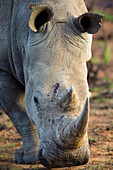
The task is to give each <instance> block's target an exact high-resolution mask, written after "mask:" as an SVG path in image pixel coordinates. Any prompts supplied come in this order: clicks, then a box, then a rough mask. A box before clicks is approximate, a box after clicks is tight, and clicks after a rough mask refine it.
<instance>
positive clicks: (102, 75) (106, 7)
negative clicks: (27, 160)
mask: <svg viewBox="0 0 113 170" xmlns="http://www.w3.org/2000/svg"><path fill="white" fill-rule="evenodd" d="M85 1H86V3H87V5H88V8H89V9H101V10H103V11H105V12H106V13H109V14H113V1H112V0H107V1H106V0H103V1H101V0H95V1H94V0H85ZM102 43H103V45H102ZM112 44H113V22H110V21H104V22H103V26H102V29H101V31H100V32H99V33H97V34H96V35H95V36H94V41H93V47H92V52H93V60H95V61H97V60H98V62H99V63H98V64H96V65H95V64H92V65H91V63H90V64H89V71H90V74H89V85H90V91H91V92H92V99H91V110H90V121H89V130H88V135H89V143H90V151H91V157H90V160H89V162H88V163H87V164H86V165H84V166H79V167H71V168H68V167H67V168H63V170H79V169H82V170H83V169H86V170H87V169H89V170H112V169H113V45H112ZM106 46H108V47H109V48H110V49H111V58H110V61H109V63H107V64H105V63H104V61H103V56H104V53H105V47H106ZM20 146H22V141H21V137H20V136H19V134H18V133H17V131H16V130H15V128H14V126H13V125H12V123H11V121H10V120H9V118H8V117H7V116H6V115H5V114H4V113H3V111H2V110H1V109H0V169H4V170H6V169H12V170H13V169H15V170H18V169H19V170H21V169H29V170H32V169H45V168H44V167H43V166H42V165H40V164H38V163H37V164H32V165H17V164H15V162H14V153H15V151H16V150H17V149H18V148H19V147H20ZM60 169H61V168H60Z"/></svg>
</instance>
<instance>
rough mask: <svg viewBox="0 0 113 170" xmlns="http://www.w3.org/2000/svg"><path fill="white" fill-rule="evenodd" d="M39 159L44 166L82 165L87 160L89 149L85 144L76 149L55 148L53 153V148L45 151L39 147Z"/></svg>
mask: <svg viewBox="0 0 113 170" xmlns="http://www.w3.org/2000/svg"><path fill="white" fill-rule="evenodd" d="M38 157H39V161H40V162H41V164H42V165H44V166H45V167H47V168H49V169H51V168H62V167H70V166H79V165H84V164H86V163H87V162H88V161H89V157H90V151H89V149H88V147H87V145H85V146H83V147H80V148H78V149H77V150H62V149H61V148H57V150H55V152H54V153H53V148H52V150H51V148H50V150H49V151H47V152H46V150H45V149H41V150H40V151H39V154H38Z"/></svg>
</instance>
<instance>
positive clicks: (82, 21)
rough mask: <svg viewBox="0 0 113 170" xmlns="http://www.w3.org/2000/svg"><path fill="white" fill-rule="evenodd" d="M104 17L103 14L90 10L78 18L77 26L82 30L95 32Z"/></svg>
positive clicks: (90, 32)
mask: <svg viewBox="0 0 113 170" xmlns="http://www.w3.org/2000/svg"><path fill="white" fill-rule="evenodd" d="M102 18H103V16H102V15H99V14H95V13H91V12H88V13H85V14H82V15H81V16H79V17H78V18H77V26H78V27H79V29H80V30H81V31H82V32H87V33H89V34H95V33H96V32H98V31H99V29H100V27H101V23H102Z"/></svg>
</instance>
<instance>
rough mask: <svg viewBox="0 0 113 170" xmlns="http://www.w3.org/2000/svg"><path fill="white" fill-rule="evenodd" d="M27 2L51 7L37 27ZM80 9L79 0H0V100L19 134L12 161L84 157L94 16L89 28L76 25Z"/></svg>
mask: <svg viewBox="0 0 113 170" xmlns="http://www.w3.org/2000/svg"><path fill="white" fill-rule="evenodd" d="M31 2H32V3H37V5H41V4H43V5H44V6H45V5H46V6H48V7H49V8H50V10H51V14H50V15H51V16H49V19H48V22H47V21H46V23H43V25H42V27H41V28H40V29H39V30H38V31H37V30H33V28H32V22H31V25H30V21H29V20H30V16H31V14H32V12H33V11H34V6H33V5H30V7H31V9H30V8H29V4H30V3H31ZM51 7H52V8H51ZM39 9H40V6H39ZM37 10H38V8H37ZM85 12H87V10H86V7H85V4H84V2H83V1H82V0H38V1H37V2H36V1H35V0H32V1H31V0H24V1H23V0H0V105H1V107H2V108H3V109H4V111H5V112H6V114H7V115H8V116H9V117H10V119H11V120H12V122H13V124H14V126H15V127H16V129H17V131H18V132H19V134H20V135H21V137H22V141H23V147H22V148H20V149H19V150H18V151H17V152H16V153H15V160H16V162H17V163H32V162H34V161H37V160H40V162H41V163H42V164H43V165H44V166H46V167H48V168H52V167H63V166H76V165H81V164H85V163H87V161H88V160H89V155H90V152H89V146H88V139H87V127H88V116H89V115H88V114H89V112H88V99H87V100H86V98H87V97H88V98H89V89H88V84H87V68H86V62H87V61H88V60H89V59H90V58H91V42H92V35H91V34H92V33H96V32H97V31H98V29H99V28H100V26H99V28H98V24H97V25H96V24H94V23H95V22H96V18H95V20H94V21H95V22H94V23H93V24H92V25H91V28H92V30H93V31H92V30H91V28H89V31H84V29H83V28H82V26H80V25H77V18H78V17H80V16H81V15H82V14H84V13H85ZM44 15H46V14H44ZM48 15H49V14H48ZM42 17H43V16H42ZM44 17H46V16H44ZM97 18H98V17H97ZM100 18H101V17H100ZM34 20H35V19H34ZM36 22H38V21H36ZM99 22H100V21H99ZM86 25H87V23H86ZM35 26H36V25H35ZM96 29H97V30H96ZM88 32H89V33H90V34H89V33H88ZM84 104H85V106H84ZM76 119H77V120H76Z"/></svg>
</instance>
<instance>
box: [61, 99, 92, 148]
mask: <svg viewBox="0 0 113 170" xmlns="http://www.w3.org/2000/svg"><path fill="white" fill-rule="evenodd" d="M88 120H89V109H88V98H87V99H86V101H85V104H84V107H83V110H82V112H81V114H80V116H79V117H78V118H77V119H76V120H74V121H73V122H71V123H70V122H68V125H67V126H66V127H65V128H63V129H62V130H61V131H60V135H59V140H60V144H61V146H63V147H64V148H65V147H66V148H67V147H71V148H75V147H77V146H80V145H83V143H84V142H85V140H86V137H87V133H86V132H87V128H88Z"/></svg>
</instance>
